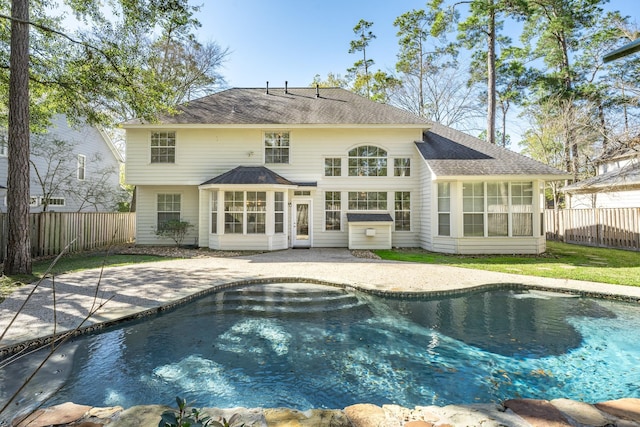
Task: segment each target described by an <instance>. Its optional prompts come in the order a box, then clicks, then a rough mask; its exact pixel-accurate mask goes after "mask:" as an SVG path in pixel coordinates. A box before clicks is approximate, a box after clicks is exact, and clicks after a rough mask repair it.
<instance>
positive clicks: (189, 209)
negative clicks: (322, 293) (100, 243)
mask: <svg viewBox="0 0 640 427" xmlns="http://www.w3.org/2000/svg"><path fill="white" fill-rule="evenodd" d="M124 128H125V129H126V133H127V144H126V145H127V148H126V151H127V153H126V157H127V164H126V172H125V176H126V182H127V183H128V184H131V185H135V186H136V191H137V210H136V211H137V238H136V242H137V244H141V245H150V244H170V243H171V241H170V240H168V239H163V238H159V237H158V236H157V235H156V230H158V228H160V227H162V226H163V223H165V222H166V221H168V220H171V219H180V220H182V221H187V222H189V223H191V224H193V225H194V227H193V229H192V230H191V231H190V233H189V234H188V235H187V237H186V239H185V240H184V243H185V244H195V245H197V246H200V247H207V248H212V249H220V250H242V249H247V250H278V249H286V248H291V247H293V248H305V247H348V248H352V249H375V248H391V247H421V248H425V249H428V250H432V251H439V252H448V253H533V254H535V253H540V252H543V251H544V250H545V238H544V233H543V228H544V227H543V224H542V223H541V221H542V218H543V215H542V213H543V202H542V200H543V187H544V182H545V181H546V180H556V179H565V178H566V176H565V175H564V174H563V173H562V172H560V171H558V170H556V169H553V168H550V167H548V166H546V165H543V164H541V163H539V162H536V161H534V160H531V159H529V158H526V157H524V156H521V155H519V154H516V153H514V152H511V151H509V150H506V149H503V148H500V147H497V146H495V145H491V144H488V143H486V142H483V141H481V140H479V139H477V138H473V137H470V136H468V135H465V134H463V133H461V132H458V131H455V130H453V129H450V128H447V127H444V126H441V125H438V124H434V123H432V122H430V121H427V120H425V119H422V118H419V117H416V116H414V115H412V114H410V113H407V112H405V111H403V110H400V109H397V108H394V107H392V106H389V105H385V104H379V103H375V102H372V101H370V100H368V99H365V98H362V97H360V96H358V95H355V94H353V93H351V92H348V91H346V90H343V89H337V88H320V89H317V88H316V89H314V88H295V89H292V88H286V87H285V88H276V89H274V88H272V89H268V90H265V89H256V88H254V89H237V88H236V89H229V90H226V91H223V92H219V93H216V94H214V95H210V96H207V97H204V98H201V99H197V100H194V101H191V102H188V103H186V104H184V105H182V106H180V107H178V114H176V115H172V116H164V117H161V118H160V120H159V121H158V123H153V124H151V123H143V122H141V121H139V120H134V121H130V122H127V123H126V124H125V125H124Z"/></svg>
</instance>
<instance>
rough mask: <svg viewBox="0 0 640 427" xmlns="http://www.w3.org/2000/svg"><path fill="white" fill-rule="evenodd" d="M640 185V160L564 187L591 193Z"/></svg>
mask: <svg viewBox="0 0 640 427" xmlns="http://www.w3.org/2000/svg"><path fill="white" fill-rule="evenodd" d="M621 187H622V188H630V187H635V188H638V187H640V160H639V161H637V162H632V163H630V164H628V165H626V166H624V167H622V168H619V169H613V170H611V171H608V172H605V173H603V174H602V175H596V176H592V177H591V178H587V179H585V180H583V181H579V182H576V183H573V184H571V185H567V186H566V187H563V188H562V189H561V190H562V191H564V192H567V193H590V192H595V191H602V190H607V189H612V190H614V189H620V188H621Z"/></svg>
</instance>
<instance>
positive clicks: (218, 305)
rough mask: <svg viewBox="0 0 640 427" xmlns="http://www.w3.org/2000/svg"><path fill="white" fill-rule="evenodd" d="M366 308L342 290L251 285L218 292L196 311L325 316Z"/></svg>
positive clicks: (353, 296) (204, 301) (203, 302)
mask: <svg viewBox="0 0 640 427" xmlns="http://www.w3.org/2000/svg"><path fill="white" fill-rule="evenodd" d="M359 309H366V310H368V308H367V307H366V305H364V304H363V303H362V302H361V301H360V300H359V299H358V298H357V297H356V296H355V295H353V294H348V293H346V292H345V291H343V290H341V289H336V290H335V291H333V290H330V291H327V290H326V288H324V289H322V290H313V289H308V288H293V289H291V290H290V289H287V288H285V287H283V286H278V287H270V286H262V285H261V286H254V287H250V288H238V289H231V290H227V291H224V292H220V293H219V294H218V295H217V296H216V297H215V298H209V299H206V300H203V301H201V303H200V304H199V311H200V312H201V311H202V310H204V311H216V312H224V313H229V312H235V313H238V312H251V313H259V312H264V313H283V314H302V313H327V312H335V311H342V310H359Z"/></svg>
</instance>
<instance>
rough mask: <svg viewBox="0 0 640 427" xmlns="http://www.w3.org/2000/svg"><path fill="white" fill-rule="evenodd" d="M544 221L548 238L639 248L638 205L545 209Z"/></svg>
mask: <svg viewBox="0 0 640 427" xmlns="http://www.w3.org/2000/svg"><path fill="white" fill-rule="evenodd" d="M544 224H545V229H546V230H545V231H546V233H545V234H546V236H547V239H549V240H558V241H562V242H567V243H576V244H580V245H587V246H602V247H609V248H620V249H630V250H636V251H637V250H640V208H607V209H604V208H600V209H561V210H558V211H555V210H552V209H548V210H546V211H545V213H544Z"/></svg>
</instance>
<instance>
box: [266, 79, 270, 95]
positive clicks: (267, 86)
mask: <svg viewBox="0 0 640 427" xmlns="http://www.w3.org/2000/svg"><path fill="white" fill-rule="evenodd" d="M266 94H267V95H269V81H268V80H267V92H266Z"/></svg>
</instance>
